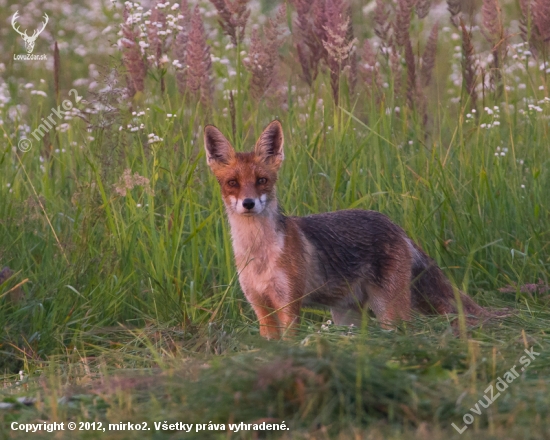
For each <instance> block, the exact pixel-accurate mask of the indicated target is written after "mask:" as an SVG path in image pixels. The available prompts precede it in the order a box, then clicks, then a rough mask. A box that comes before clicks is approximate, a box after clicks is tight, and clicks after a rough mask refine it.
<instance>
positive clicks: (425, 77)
mask: <svg viewBox="0 0 550 440" xmlns="http://www.w3.org/2000/svg"><path fill="white" fill-rule="evenodd" d="M438 26H439V23H436V24H434V25H433V27H432V30H431V31H430V36H429V37H428V42H427V43H426V48H425V49H424V53H423V54H422V66H421V68H420V78H421V83H422V85H423V86H424V87H426V86H428V85H429V84H430V81H431V79H432V72H433V69H434V66H435V55H436V52H437V37H438V33H439V29H438Z"/></svg>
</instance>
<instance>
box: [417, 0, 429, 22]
mask: <svg viewBox="0 0 550 440" xmlns="http://www.w3.org/2000/svg"><path fill="white" fill-rule="evenodd" d="M431 7H432V0H418V1H417V2H416V15H418V18H421V19H422V18H424V17H426V16H427V15H428V14H429V13H430V8H431Z"/></svg>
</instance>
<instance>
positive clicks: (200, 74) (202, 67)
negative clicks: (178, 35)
mask: <svg viewBox="0 0 550 440" xmlns="http://www.w3.org/2000/svg"><path fill="white" fill-rule="evenodd" d="M185 64H186V65H187V83H186V85H187V89H188V90H189V92H191V93H192V94H193V95H195V96H196V97H199V98H200V101H201V102H202V104H203V105H204V106H209V105H210V104H211V102H212V98H213V92H214V91H213V88H212V60H211V58H210V46H209V45H208V44H207V43H206V33H205V31H204V24H203V22H202V18H201V13H200V11H199V7H198V6H195V10H194V11H193V14H192V17H191V27H190V30H189V41H188V43H187V53H186V61H185Z"/></svg>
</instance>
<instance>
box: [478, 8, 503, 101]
mask: <svg viewBox="0 0 550 440" xmlns="http://www.w3.org/2000/svg"><path fill="white" fill-rule="evenodd" d="M481 14H482V17H483V29H484V32H483V33H484V35H485V38H487V40H488V41H489V43H491V45H492V48H491V54H492V55H493V61H492V66H491V71H490V78H491V84H492V85H493V87H494V89H495V90H496V91H497V95H500V93H501V92H502V74H501V71H500V66H501V65H502V59H503V58H504V55H505V53H506V38H505V35H504V26H503V25H502V10H501V8H500V5H499V3H498V0H483V7H482V9H481Z"/></svg>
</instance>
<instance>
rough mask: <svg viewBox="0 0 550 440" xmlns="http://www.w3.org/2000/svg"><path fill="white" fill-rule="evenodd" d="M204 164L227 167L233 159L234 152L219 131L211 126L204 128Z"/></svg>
mask: <svg viewBox="0 0 550 440" xmlns="http://www.w3.org/2000/svg"><path fill="white" fill-rule="evenodd" d="M204 148H205V150H206V163H208V165H210V166H211V167H212V166H213V165H215V164H220V165H227V164H228V163H229V162H230V161H231V159H233V158H234V157H235V150H234V149H233V147H232V146H231V144H230V143H229V141H228V140H227V139H226V138H225V136H224V135H223V134H222V132H221V131H220V130H218V129H217V128H216V127H214V126H213V125H207V126H206V127H204Z"/></svg>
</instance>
